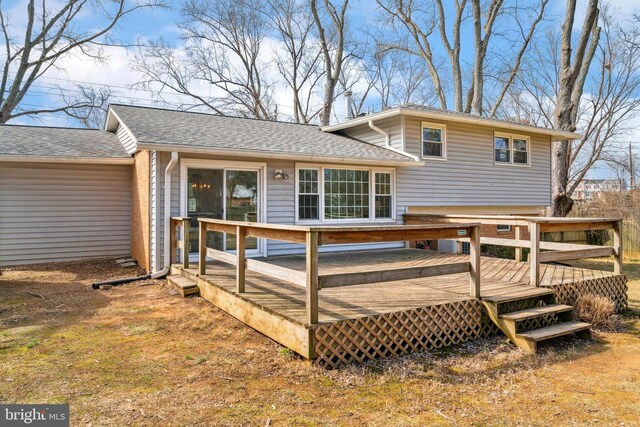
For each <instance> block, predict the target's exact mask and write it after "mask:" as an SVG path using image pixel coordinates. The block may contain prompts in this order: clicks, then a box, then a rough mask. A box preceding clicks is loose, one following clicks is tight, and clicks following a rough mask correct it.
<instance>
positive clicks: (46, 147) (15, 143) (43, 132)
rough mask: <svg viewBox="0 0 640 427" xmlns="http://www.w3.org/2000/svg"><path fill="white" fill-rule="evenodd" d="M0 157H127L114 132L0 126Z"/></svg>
mask: <svg viewBox="0 0 640 427" xmlns="http://www.w3.org/2000/svg"><path fill="white" fill-rule="evenodd" d="M0 156H16V157H20V156H30V157H31V156H35V157H48V158H51V157H56V158H57V157H59V158H78V159H96V158H111V159H119V158H130V157H131V156H129V155H128V154H127V152H126V151H125V150H124V148H123V147H122V144H121V143H120V142H119V141H118V138H117V137H116V135H115V134H113V133H110V132H106V131H103V130H97V129H74V128H58V127H44V126H21V125H1V126H0Z"/></svg>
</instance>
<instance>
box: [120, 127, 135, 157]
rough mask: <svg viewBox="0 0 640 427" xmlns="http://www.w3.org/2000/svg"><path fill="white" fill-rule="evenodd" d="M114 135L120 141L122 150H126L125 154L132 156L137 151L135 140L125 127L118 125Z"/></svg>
mask: <svg viewBox="0 0 640 427" xmlns="http://www.w3.org/2000/svg"><path fill="white" fill-rule="evenodd" d="M116 135H117V136H118V140H119V141H120V143H121V144H122V146H123V147H124V149H125V150H127V153H129V154H133V153H135V152H136V151H137V150H138V145H137V144H136V140H135V138H134V137H133V135H132V134H131V132H129V130H128V129H127V128H126V127H124V126H122V125H118V130H117V131H116Z"/></svg>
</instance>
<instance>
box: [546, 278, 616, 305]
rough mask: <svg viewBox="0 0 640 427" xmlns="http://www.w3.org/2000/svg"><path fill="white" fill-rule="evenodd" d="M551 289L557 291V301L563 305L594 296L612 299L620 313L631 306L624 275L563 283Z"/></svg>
mask: <svg viewBox="0 0 640 427" xmlns="http://www.w3.org/2000/svg"><path fill="white" fill-rule="evenodd" d="M551 287H552V288H553V289H554V290H555V291H556V301H557V302H558V303H561V304H569V305H573V304H575V302H576V299H577V298H578V297H579V296H580V295H585V294H594V295H599V296H604V297H607V298H609V299H611V301H613V303H614V305H615V307H616V311H617V312H618V313H620V312H621V311H622V310H624V309H625V308H627V306H628V305H629V301H628V297H627V290H628V287H627V277H626V276H622V275H617V276H610V277H601V278H598V279H590V280H584V281H582V282H576V283H563V284H560V285H553V286H551Z"/></svg>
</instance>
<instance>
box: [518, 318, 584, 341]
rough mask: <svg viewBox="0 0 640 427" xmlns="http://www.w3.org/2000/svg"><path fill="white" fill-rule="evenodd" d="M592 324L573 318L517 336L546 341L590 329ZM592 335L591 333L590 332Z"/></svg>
mask: <svg viewBox="0 0 640 427" xmlns="http://www.w3.org/2000/svg"><path fill="white" fill-rule="evenodd" d="M590 329H591V325H590V324H589V323H585V322H580V321H577V320H571V321H568V322H564V323H559V324H557V325H553V326H547V327H546V328H540V329H534V330H532V331H527V332H522V333H520V334H517V335H516V337H518V338H521V339H524V340H527V341H535V342H538V341H544V340H549V339H551V338H557V337H561V336H563V335H569V334H575V333H577V332H584V331H589V330H590ZM588 335H590V334H588Z"/></svg>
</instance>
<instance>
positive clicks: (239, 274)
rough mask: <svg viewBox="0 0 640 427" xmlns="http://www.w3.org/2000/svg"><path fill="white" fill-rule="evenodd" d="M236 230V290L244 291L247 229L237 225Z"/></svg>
mask: <svg viewBox="0 0 640 427" xmlns="http://www.w3.org/2000/svg"><path fill="white" fill-rule="evenodd" d="M237 230H238V231H237V232H236V292H237V293H239V294H241V293H243V292H244V278H245V272H246V263H247V258H246V254H245V248H246V235H247V229H246V228H244V227H241V226H238V227H237Z"/></svg>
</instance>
